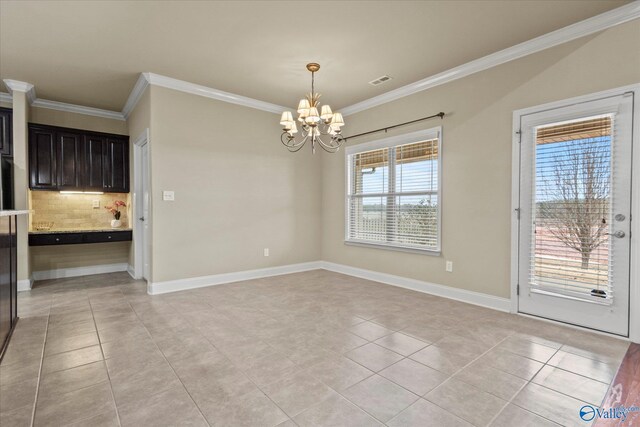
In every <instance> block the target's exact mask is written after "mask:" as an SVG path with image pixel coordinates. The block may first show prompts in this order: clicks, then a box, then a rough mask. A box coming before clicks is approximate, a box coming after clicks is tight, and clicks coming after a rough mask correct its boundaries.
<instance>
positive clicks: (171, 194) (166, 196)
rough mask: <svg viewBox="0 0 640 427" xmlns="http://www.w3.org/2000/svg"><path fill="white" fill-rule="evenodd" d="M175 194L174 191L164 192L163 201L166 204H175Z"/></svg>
mask: <svg viewBox="0 0 640 427" xmlns="http://www.w3.org/2000/svg"><path fill="white" fill-rule="evenodd" d="M175 199H176V198H175V194H174V192H173V191H163V192H162V200H164V201H165V202H173V201H174V200H175Z"/></svg>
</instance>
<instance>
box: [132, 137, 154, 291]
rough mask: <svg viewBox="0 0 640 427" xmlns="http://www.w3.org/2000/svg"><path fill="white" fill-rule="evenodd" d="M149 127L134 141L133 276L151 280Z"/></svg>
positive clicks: (148, 281)
mask: <svg viewBox="0 0 640 427" xmlns="http://www.w3.org/2000/svg"><path fill="white" fill-rule="evenodd" d="M149 146H150V143H149V129H146V130H145V131H144V132H143V133H142V134H141V135H140V136H139V137H138V138H137V139H136V141H135V142H134V146H133V150H134V152H133V157H134V193H133V214H134V218H135V220H134V230H133V233H134V258H135V268H134V271H135V278H136V279H144V280H146V281H147V283H150V282H151V209H150V208H151V199H150V169H149Z"/></svg>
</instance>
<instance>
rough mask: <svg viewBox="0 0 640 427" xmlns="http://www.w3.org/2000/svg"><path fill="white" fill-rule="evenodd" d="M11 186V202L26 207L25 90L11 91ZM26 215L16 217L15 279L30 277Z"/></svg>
mask: <svg viewBox="0 0 640 427" xmlns="http://www.w3.org/2000/svg"><path fill="white" fill-rule="evenodd" d="M12 108H13V179H14V182H13V188H14V190H15V194H14V202H15V208H16V209H18V210H22V209H28V188H29V169H28V167H29V162H28V150H27V145H28V133H27V123H28V121H29V102H28V100H27V95H26V93H24V92H18V91H14V92H13V106H12ZM28 228H29V218H28V217H27V216H26V215H20V216H19V217H18V230H17V246H18V247H17V252H18V271H17V273H18V274H17V276H18V281H20V280H29V279H30V278H31V271H32V270H31V258H30V256H29V237H28V234H27V232H28Z"/></svg>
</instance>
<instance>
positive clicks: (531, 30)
mask: <svg viewBox="0 0 640 427" xmlns="http://www.w3.org/2000/svg"><path fill="white" fill-rule="evenodd" d="M625 3H628V1H624V0H620V1H618V0H604V1H596V0H594V1H591V0H567V1H564V0H557V1H539V0H534V1H527V0H509V1H489V0H484V1H475V0H472V1H462V0H459V1H350V2H349V1H338V2H333V1H268V2H267V1H257V2H252V1H216V2H213V1H210V2H205V1H195V2H188V1H178V2H173V1H162V2H161V1H157V2H144V1H101V2H93V1H91V2H90V1H86V2H79V1H6V0H1V1H0V78H1V79H14V80H20V81H25V82H29V83H32V84H34V85H35V87H36V93H37V96H38V97H39V98H43V99H48V100H53V101H59V102H67V103H72V104H78V105H84V106H89V107H95V108H102V109H107V110H115V111H120V110H122V107H123V106H124V104H125V102H126V100H127V97H128V96H129V93H130V92H131V89H132V88H133V86H134V84H135V82H136V80H137V78H138V76H139V74H140V73H141V72H153V73H157V74H161V75H165V76H168V77H173V78H176V79H180V80H186V81H189V82H192V83H197V84H200V85H204V86H208V87H212V88H216V89H219V90H224V91H227V92H232V93H236V94H240V95H244V96H247V97H251V98H255V99H259V100H262V101H267V102H272V103H275V104H280V105H288V106H295V105H297V100H298V99H300V98H301V97H302V96H303V95H304V94H305V93H306V92H308V91H309V89H310V88H309V86H310V75H309V73H308V72H307V71H306V69H305V64H306V63H308V62H311V61H315V62H319V63H320V64H321V70H320V71H319V72H318V73H317V74H316V89H317V90H318V91H319V92H320V93H322V94H323V100H324V101H325V102H326V103H329V104H331V105H332V106H333V107H334V110H335V109H338V108H343V107H345V106H347V105H352V104H354V103H356V102H359V101H362V100H364V99H368V98H371V97H373V96H376V95H379V94H381V93H384V92H387V91H389V90H392V89H395V88H398V87H400V86H403V85H406V84H408V83H412V82H414V81H417V80H420V79H423V78H425V77H428V76H430V75H433V74H436V73H438V72H441V71H444V70H447V69H449V68H452V67H455V66H457V65H461V64H463V63H466V62H468V61H471V60H473V59H477V58H480V57H482V56H485V55H488V54H490V53H493V52H496V51H498V50H501V49H504V48H507V47H510V46H513V45H515V44H517V43H520V42H523V41H526V40H529V39H532V38H534V37H537V36H540V35H542V34H545V33H548V32H550V31H553V30H556V29H559V28H562V27H564V26H567V25H569V24H572V23H575V22H578V21H581V20H583V19H586V18H589V17H591V16H594V15H597V14H600V13H602V12H605V11H607V10H610V9H613V8H616V7H619V6H622V5H623V4H625ZM385 74H387V75H389V76H391V77H392V78H393V79H392V80H391V81H389V82H386V83H384V84H382V85H379V86H375V87H374V86H371V85H369V84H368V82H369V81H371V80H373V79H375V78H377V77H380V76H382V75H385Z"/></svg>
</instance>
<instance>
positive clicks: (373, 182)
mask: <svg viewBox="0 0 640 427" xmlns="http://www.w3.org/2000/svg"><path fill="white" fill-rule="evenodd" d="M351 161H352V162H353V174H354V176H353V181H352V182H353V187H352V189H351V191H352V194H379V193H386V192H387V191H389V149H387V148H385V149H382V150H375V151H368V152H365V153H358V154H354V155H353V156H352V160H351Z"/></svg>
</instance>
